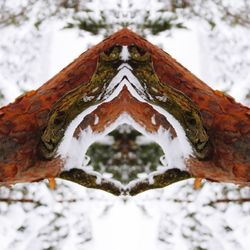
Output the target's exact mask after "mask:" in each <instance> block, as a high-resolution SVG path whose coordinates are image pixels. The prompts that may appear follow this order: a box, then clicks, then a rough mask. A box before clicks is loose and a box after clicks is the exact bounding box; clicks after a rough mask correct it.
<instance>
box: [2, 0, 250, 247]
mask: <svg viewBox="0 0 250 250" xmlns="http://www.w3.org/2000/svg"><path fill="white" fill-rule="evenodd" d="M4 2H5V1H4ZM9 2H10V6H11V7H13V8H17V7H16V6H15V3H16V2H15V1H14V0H12V1H9ZM21 2H22V1H21ZM25 2H26V1H25V0H24V1H23V3H25ZM44 2H50V1H44ZM51 2H53V1H51ZM86 2H88V5H87V7H88V8H90V9H93V10H95V11H94V13H92V15H93V16H92V18H96V19H98V18H99V14H100V11H102V10H105V11H106V13H109V11H111V10H112V11H113V12H112V13H113V14H112V15H114V16H115V17H116V19H112V18H111V17H112V15H111V14H110V15H108V17H109V18H110V19H111V20H108V21H107V22H109V23H112V22H115V21H117V20H118V19H119V18H123V19H124V20H125V21H126V20H128V19H130V18H131V16H132V14H133V11H131V8H132V7H133V8H134V10H135V13H137V14H135V16H136V15H137V16H136V18H137V19H136V21H135V22H138V23H140V22H142V21H143V20H140V18H141V16H140V12H139V10H141V9H143V8H144V9H145V10H150V11H151V15H153V16H154V15H155V16H157V13H158V12H157V11H158V10H159V9H160V8H162V5H163V3H162V1H150V0H148V1H135V2H136V3H135V4H134V5H133V6H132V7H131V6H130V5H129V4H128V3H129V2H130V1H115V0H113V1H111V0H109V1H108V0H106V1H101V0H98V1H86ZM118 2H119V4H120V5H118V4H117V3H118ZM145 2H146V3H145ZM209 2H210V5H209ZM215 2H216V1H215ZM225 2H229V3H230V4H231V5H232V6H233V8H235V9H237V8H239V7H240V3H241V2H244V1H232V0H231V1H229V0H228V1H225ZM236 2H237V3H236ZM130 3H131V2H130ZM205 3H206V4H204V8H206V7H210V8H211V12H213V13H214V16H215V18H217V19H218V20H217V25H216V26H215V27H214V28H213V29H211V27H210V26H209V25H208V24H207V23H205V22H202V21H201V20H200V19H192V20H189V21H188V20H187V19H184V18H183V21H184V22H185V25H186V26H187V27H188V29H171V31H165V32H161V33H159V34H157V35H152V34H150V32H146V31H145V33H146V34H144V35H146V37H147V39H148V40H149V41H151V42H152V43H153V44H156V45H158V46H160V47H161V48H163V49H164V50H165V51H167V52H168V53H170V54H171V55H172V56H173V57H174V58H175V59H177V60H178V61H179V62H180V63H181V64H183V65H184V66H185V67H186V68H188V69H189V70H191V71H192V72H193V73H194V74H196V75H197V76H198V77H199V78H201V79H202V80H204V81H205V82H206V83H207V84H209V85H210V86H212V87H213V88H215V89H219V90H222V91H226V92H227V93H228V94H230V95H232V96H233V97H235V99H236V100H237V101H239V102H242V103H244V104H245V105H249V104H250V101H249V99H248V98H247V95H249V93H250V70H249V68H250V67H249V66H250V44H249V41H250V30H249V28H248V27H246V26H244V25H234V26H232V25H229V24H228V23H226V22H223V21H221V20H220V18H219V14H218V13H216V8H215V7H214V4H211V1H205ZM39 4H40V5H39ZM17 5H18V4H17ZM34 6H35V7H34V8H33V10H32V11H31V17H32V18H33V19H34V18H35V17H36V15H38V14H37V13H38V12H39V11H38V10H41V9H42V8H44V6H43V1H38V4H37V5H34ZM117 6H118V7H119V8H118V7H117ZM142 6H143V7H142ZM121 7H122V8H121ZM128 10H129V11H128ZM44 11H46V9H44ZM128 12H129V13H130V14H127V13H128ZM131 13H132V14H131ZM138 13H139V14H138ZM95 15H96V16H95ZM32 18H31V20H29V21H26V22H23V23H22V25H20V26H14V25H8V26H4V25H2V26H1V22H0V34H1V36H0V93H1V97H2V98H1V105H6V104H8V103H9V102H12V101H13V100H14V99H15V98H16V97H17V96H18V95H20V94H22V93H23V92H25V91H28V90H32V89H36V88H37V87H39V86H40V85H42V84H43V83H44V82H46V81H47V80H48V79H50V78H51V77H52V76H53V75H55V74H56V73H57V72H58V71H60V70H61V69H62V68H63V67H65V66H66V65H68V64H69V63H70V62H71V61H72V60H73V59H75V58H76V57H77V56H78V55H79V54H81V53H82V52H83V51H85V50H86V49H87V48H89V47H91V46H93V45H94V44H96V43H98V42H100V41H101V40H102V39H103V38H104V33H103V32H100V33H99V34H98V35H93V34H91V33H90V32H86V31H80V30H79V29H63V28H62V27H64V24H65V20H63V19H56V18H54V19H50V20H49V21H47V22H45V23H43V24H42V25H40V26H39V29H37V28H36V27H34V25H33V22H32ZM114 27H115V28H114V30H117V29H118V28H119V25H117V26H114ZM131 27H132V28H134V26H133V25H132V26H131ZM112 31H113V30H112ZM248 199H250V191H249V188H239V187H237V186H235V185H230V184H217V183H209V182H206V181H204V182H203V186H202V188H201V189H200V190H194V189H193V180H189V181H183V182H180V183H177V184H174V185H172V186H170V187H167V188H164V189H161V190H152V191H148V192H145V193H143V194H140V195H138V196H136V197H133V198H128V199H126V200H124V199H121V198H117V197H114V196H112V195H109V194H107V193H104V192H102V191H97V190H90V189H86V188H83V187H80V186H78V185H76V184H72V183H69V182H66V181H65V182H63V181H61V180H57V188H56V190H55V191H53V190H50V189H49V188H48V184H47V181H43V182H39V183H32V184H18V185H15V186H12V187H1V188H0V250H12V249H15V250H45V249H46V250H52V249H53V250H54V249H56V250H66V249H82V250H117V249H119V250H128V249H130V250H138V249H140V250H163V249H164V250H167V249H171V250H175V249H176V250H186V249H190V250H203V249H204V250H207V249H208V250H217V249H218V250H225V249H233V250H234V249H237V250H241V249H244V250H248V249H249V246H250V226H249V225H250V202H249V200H248ZM15 200H18V201H19V202H17V201H16V202H15ZM235 200H236V201H240V202H235Z"/></svg>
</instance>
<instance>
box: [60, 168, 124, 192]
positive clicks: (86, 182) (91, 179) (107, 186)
mask: <svg viewBox="0 0 250 250" xmlns="http://www.w3.org/2000/svg"><path fill="white" fill-rule="evenodd" d="M59 177H60V178H62V179H65V180H69V181H72V182H75V183H78V184H80V185H82V186H84V187H87V188H96V189H100V190H103V191H106V192H109V193H111V194H113V195H117V196H118V195H120V194H121V193H122V190H121V189H120V188H119V187H117V185H115V184H114V183H113V182H112V181H108V180H105V179H101V180H98V181H97V176H95V175H92V174H90V173H87V172H85V171H83V170H81V169H77V168H73V169H71V170H69V171H63V172H62V173H61V174H60V176H59Z"/></svg>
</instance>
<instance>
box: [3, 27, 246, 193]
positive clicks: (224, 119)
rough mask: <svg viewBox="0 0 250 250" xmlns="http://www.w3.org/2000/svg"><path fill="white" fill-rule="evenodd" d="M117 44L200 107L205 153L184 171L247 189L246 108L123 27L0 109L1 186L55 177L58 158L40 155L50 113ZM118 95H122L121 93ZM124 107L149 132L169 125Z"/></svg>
mask: <svg viewBox="0 0 250 250" xmlns="http://www.w3.org/2000/svg"><path fill="white" fill-rule="evenodd" d="M117 44H119V45H132V44H135V45H137V46H138V47H140V48H143V49H144V50H145V51H148V52H149V53H150V54H151V57H152V62H153V65H154V70H155V72H156V74H157V76H158V77H159V79H160V80H161V82H164V83H166V84H168V85H169V86H171V87H173V88H174V89H176V90H179V91H181V92H182V93H184V94H185V95H186V96H188V97H189V98H190V99H191V100H192V102H193V103H194V104H195V105H196V106H197V107H198V108H199V110H200V113H201V116H202V119H203V124H204V127H205V128H206V130H207V134H208V136H209V141H210V154H209V156H208V157H207V158H206V159H205V160H204V159H203V160H200V159H198V158H195V157H194V158H191V159H189V160H188V162H187V168H188V170H189V173H190V174H191V175H192V176H194V177H200V178H205V179H208V180H212V181H217V182H231V183H236V184H241V185H249V183H250V109H249V108H247V107H245V106H243V105H241V104H239V103H237V102H235V101H234V99H233V98H232V97H229V96H227V95H224V94H223V93H221V92H219V91H215V90H213V89H211V88H210V87H209V86H207V85H206V84H205V83H204V82H202V81H201V80H199V79H198V78H197V77H196V76H194V75H193V74H192V73H191V72H189V71H188V70H187V69H186V68H184V67H183V66H182V65H180V64H179V63H178V62H176V61H175V60H174V59H173V58H172V57H171V56H170V55H169V54H167V53H165V52H164V51H162V50H161V49H159V48H157V47H156V46H154V45H152V44H150V43H149V42H148V41H146V40H145V39H143V38H141V37H140V36H138V35H137V34H135V33H133V32H131V31H130V30H128V29H122V30H120V31H118V32H117V33H115V34H114V35H112V36H110V37H108V38H107V39H105V40H104V41H103V42H101V43H100V44H98V45H96V46H95V47H93V48H91V49H89V50H87V51H86V52H84V53H83V54H81V55H80V56H79V57H78V58H77V59H76V60H75V61H74V62H72V63H71V64H70V65H68V66H67V67H66V68H64V69H63V70H62V71H61V72H59V73H58V74H57V75H56V76H54V77H53V78H52V79H50V80H49V81H48V82H46V83H45V84H44V85H42V86H41V87H40V88H39V89H37V90H34V91H30V92H28V93H27V94H25V95H23V96H21V97H18V98H17V99H16V100H15V102H14V103H11V104H9V105H7V106H5V107H3V108H1V109H0V184H1V185H9V184H14V183H18V182H32V181H39V180H42V179H44V178H50V177H58V176H59V175H60V173H61V171H62V167H63V162H62V160H60V159H59V158H58V157H55V158H53V159H50V160H48V159H44V158H43V157H42V156H41V153H40V152H39V145H40V143H41V136H42V134H43V131H44V129H45V127H46V125H47V123H48V119H49V112H50V110H51V108H52V107H53V105H54V104H55V103H56V102H57V101H58V100H59V99H60V98H61V97H62V96H64V95H65V94H66V93H68V92H69V91H71V90H73V89H75V88H76V87H78V86H80V85H82V84H84V83H87V82H88V81H89V80H90V78H91V76H92V75H93V74H94V72H95V70H96V66H97V61H98V58H99V55H100V53H101V52H103V51H105V50H107V49H108V48H110V47H112V46H114V45H117ZM120 95H127V92H126V89H124V90H123V92H122V93H121V94H120ZM118 99H119V98H118ZM118 99H116V100H115V101H114V102H117V104H116V105H115V107H116V108H112V107H114V105H109V104H103V106H102V108H100V109H98V110H97V111H95V112H97V113H98V112H99V117H102V120H101V121H100V122H99V124H98V126H96V127H95V126H94V121H93V119H94V114H95V113H93V114H91V115H89V120H88V124H92V128H93V129H94V131H100V130H101V129H102V124H106V123H107V122H109V121H111V120H112V119H114V118H115V117H116V116H117V114H118V113H119V107H120V106H119V100H118ZM121 99H122V100H124V98H121ZM133 107H137V108H133ZM128 109H130V113H131V115H132V116H133V117H134V119H136V120H138V122H142V123H144V124H145V125H146V126H147V127H148V129H149V130H150V131H155V130H157V128H158V127H159V125H160V124H165V125H164V126H166V127H168V126H169V125H168V123H167V121H163V120H164V118H162V117H160V116H159V117H158V118H157V119H156V121H157V123H156V125H155V127H154V126H152V124H147V119H146V118H145V117H147V116H149V114H152V112H153V111H152V109H151V107H150V106H149V105H147V104H142V103H140V102H138V101H137V100H135V99H134V100H132V99H131V100H130V101H129V104H128ZM138 110H141V111H142V112H138ZM105 114H106V115H105ZM107 114H108V117H109V119H108V120H109V121H107ZM140 116H142V117H140ZM150 117H151V116H150ZM105 119H106V120H105ZM87 186H88V185H87ZM89 186H90V187H91V185H89ZM149 188H150V187H149ZM114 193H115V192H114Z"/></svg>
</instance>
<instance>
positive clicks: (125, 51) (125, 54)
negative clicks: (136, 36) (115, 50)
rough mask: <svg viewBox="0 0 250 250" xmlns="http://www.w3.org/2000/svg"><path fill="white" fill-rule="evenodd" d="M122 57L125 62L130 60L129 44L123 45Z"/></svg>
mask: <svg viewBox="0 0 250 250" xmlns="http://www.w3.org/2000/svg"><path fill="white" fill-rule="evenodd" d="M121 59H122V60H123V61H125V62H126V61H128V59H129V51H128V46H122V51H121Z"/></svg>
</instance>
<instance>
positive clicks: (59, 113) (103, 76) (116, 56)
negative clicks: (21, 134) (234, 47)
mask: <svg viewBox="0 0 250 250" xmlns="http://www.w3.org/2000/svg"><path fill="white" fill-rule="evenodd" d="M120 52H121V46H114V47H112V49H110V50H108V51H107V54H106V53H105V52H103V53H101V54H100V59H99V61H98V63H97V68H96V71H95V73H94V74H93V76H92V78H91V80H90V81H89V82H88V83H83V84H82V85H80V86H79V87H77V88H75V89H73V90H72V91H70V92H68V93H66V94H65V95H64V96H63V97H62V98H61V99H59V100H58V101H57V102H56V104H55V105H54V106H53V107H52V110H51V112H50V116H49V120H48V123H47V127H46V128H45V131H44V132H43V134H42V136H41V146H40V152H41V154H42V156H43V157H44V158H46V159H52V158H53V157H54V155H55V151H56V149H57V147H58V144H59V143H60V141H61V140H62V138H63V136H64V134H65V131H66V129H67V127H68V126H69V124H70V123H71V122H72V120H74V118H75V117H76V116H77V115H79V114H80V113H82V112H83V111H84V110H85V109H87V108H88V107H90V106H92V105H95V104H98V103H99V102H101V101H103V98H104V97H105V96H106V95H107V93H106V85H107V84H108V83H110V81H111V80H112V79H113V78H114V76H115V75H116V74H117V72H118V67H119V66H120V64H121V61H120ZM108 94H111V93H108Z"/></svg>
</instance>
